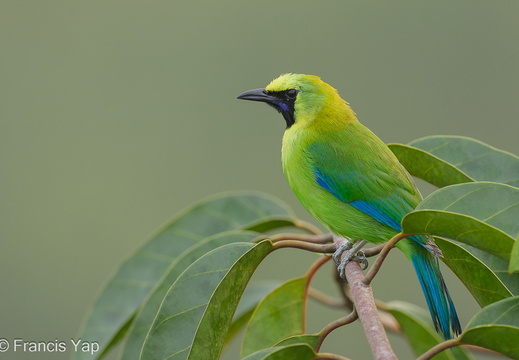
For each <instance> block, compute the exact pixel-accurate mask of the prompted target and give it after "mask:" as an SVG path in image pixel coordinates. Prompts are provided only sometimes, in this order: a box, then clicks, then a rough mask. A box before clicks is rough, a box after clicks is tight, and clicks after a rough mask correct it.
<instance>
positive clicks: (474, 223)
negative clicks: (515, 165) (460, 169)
mask: <svg viewBox="0 0 519 360" xmlns="http://www.w3.org/2000/svg"><path fill="white" fill-rule="evenodd" d="M518 218H519V189H518V188H514V187H511V186H508V185H503V184H498V183H490V182H477V183H466V184H459V185H451V186H448V187H445V188H442V189H440V190H438V191H435V192H434V193H432V194H431V195H429V196H428V197H427V198H426V199H425V200H423V201H422V203H420V204H419V205H418V207H417V208H416V211H413V212H411V213H409V214H408V215H406V216H405V217H404V219H403V221H402V228H403V231H404V232H406V233H409V234H431V235H436V236H442V237H447V238H450V239H453V240H457V241H460V242H462V243H465V244H468V245H471V246H474V247H476V248H479V249H481V250H484V251H486V252H488V253H490V254H493V255H495V256H498V257H500V258H502V259H503V260H505V261H509V259H510V253H511V251H512V246H513V245H514V243H515V240H514V238H515V237H516V236H517V235H518V234H519V222H518V221H517V219H518Z"/></svg>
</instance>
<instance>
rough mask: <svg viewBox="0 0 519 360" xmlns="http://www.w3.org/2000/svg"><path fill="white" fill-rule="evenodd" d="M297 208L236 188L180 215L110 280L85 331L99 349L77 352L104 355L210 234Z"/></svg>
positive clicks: (81, 356) (84, 356) (82, 356)
mask: <svg viewBox="0 0 519 360" xmlns="http://www.w3.org/2000/svg"><path fill="white" fill-rule="evenodd" d="M291 216H292V212H291V210H290V209H289V208H288V207H287V206H286V205H284V204H283V203H281V202H279V201H278V200H276V199H275V198H273V197H271V196H269V195H265V194H261V193H255V192H232V193H225V194H220V195H217V196H214V197H211V198H209V199H205V200H203V201H201V202H199V203H197V204H195V205H194V206H192V207H190V208H188V209H187V210H185V211H184V212H182V213H181V214H180V215H178V216H176V217H175V218H174V219H173V220H172V221H170V222H169V223H168V224H167V225H166V226H164V227H163V228H162V229H161V230H160V231H158V232H157V233H156V234H155V235H154V236H152V237H151V238H150V239H149V240H148V241H147V242H146V244H145V245H144V246H143V247H142V248H140V249H139V250H137V251H136V252H135V253H133V254H132V255H131V256H130V257H129V258H128V259H127V260H126V261H125V262H124V263H123V264H122V265H121V266H120V267H119V269H118V270H117V272H116V273H115V275H114V276H113V277H112V278H111V279H110V280H109V282H108V284H107V285H106V287H105V289H104V290H103V292H102V293H101V295H100V297H99V298H98V300H97V302H96V303H95V305H94V306H93V308H92V309H91V310H90V313H89V315H88V317H87V320H86V322H85V324H84V326H83V328H82V331H81V332H80V335H79V336H80V337H81V338H82V339H84V340H85V341H97V342H98V343H99V344H100V351H99V352H97V353H96V354H97V355H96V354H93V355H92V354H90V353H88V352H76V353H74V355H73V356H75V357H76V359H81V360H86V359H93V358H98V357H99V355H98V354H102V353H106V352H107V350H108V349H109V345H110V346H112V345H115V343H116V342H115V341H113V340H114V339H117V338H122V337H123V336H124V331H125V330H126V329H127V328H128V326H125V325H126V324H128V321H129V320H130V319H131V318H132V317H133V316H134V314H135V311H136V310H137V308H138V307H139V306H140V304H141V303H142V302H143V301H144V300H145V299H146V298H147V297H148V295H149V294H150V292H151V291H152V290H153V288H154V287H155V285H156V284H157V282H158V281H159V280H160V279H161V278H162V276H163V275H164V273H165V271H166V270H167V269H168V268H169V266H170V264H171V262H173V261H174V260H175V259H176V258H177V257H178V256H179V255H180V254H181V253H182V252H184V251H185V250H186V249H188V248H190V247H191V246H193V245H194V244H196V243H197V242H199V241H202V240H203V239H205V238H206V237H208V236H211V235H213V234H217V233H220V232H223V231H227V230H233V229H247V228H248V227H250V226H252V225H254V224H257V223H260V222H262V221H265V220H266V219H268V220H269V219H272V218H276V217H287V218H288V217H291Z"/></svg>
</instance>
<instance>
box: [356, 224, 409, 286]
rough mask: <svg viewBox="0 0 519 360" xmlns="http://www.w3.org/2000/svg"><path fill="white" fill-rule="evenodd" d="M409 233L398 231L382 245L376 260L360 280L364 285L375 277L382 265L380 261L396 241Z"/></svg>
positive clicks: (382, 260)
mask: <svg viewBox="0 0 519 360" xmlns="http://www.w3.org/2000/svg"><path fill="white" fill-rule="evenodd" d="M410 235H411V234H403V233H398V234H396V235H395V236H393V237H392V238H391V239H390V240H389V241H388V242H387V243H386V244H385V245H384V247H383V248H382V250H381V251H380V253H379V255H378V257H377V260H375V263H374V264H373V266H372V267H371V269H369V271H368V273H367V274H366V276H365V277H364V280H362V282H363V283H364V284H365V285H369V284H370V283H371V281H373V278H375V275H377V273H378V271H379V270H380V267H381V266H382V263H383V262H384V260H385V259H386V257H387V255H388V254H389V252H390V251H391V249H393V248H394V247H395V245H396V243H397V242H399V241H400V240H402V239H404V238H406V237H408V236H410Z"/></svg>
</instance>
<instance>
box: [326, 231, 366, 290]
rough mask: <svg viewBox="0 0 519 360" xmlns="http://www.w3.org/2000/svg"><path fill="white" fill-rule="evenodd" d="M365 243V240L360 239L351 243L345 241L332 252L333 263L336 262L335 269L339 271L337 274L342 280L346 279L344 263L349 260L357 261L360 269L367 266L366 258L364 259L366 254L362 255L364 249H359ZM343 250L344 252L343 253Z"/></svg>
mask: <svg viewBox="0 0 519 360" xmlns="http://www.w3.org/2000/svg"><path fill="white" fill-rule="evenodd" d="M366 243H367V241H365V240H360V241H357V242H356V243H355V244H353V245H352V244H351V243H350V242H349V241H347V242H346V243H344V244H342V245H341V246H340V247H339V248H338V249H337V251H335V253H334V254H333V260H334V261H335V264H337V271H339V275H340V277H341V278H342V279H343V280H344V281H346V274H345V270H346V264H347V263H349V262H350V261H351V260H354V261H358V262H359V263H360V264H361V268H362V270H365V269H366V268H367V267H368V260H366V256H364V251H362V250H360V249H361V248H362V247H363V246H364V245H366ZM346 250H347V251H346ZM345 251H346V253H345V254H344V255H343V253H344V252H345ZM341 257H342V259H341Z"/></svg>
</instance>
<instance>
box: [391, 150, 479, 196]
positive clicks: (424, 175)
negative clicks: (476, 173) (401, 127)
mask: <svg viewBox="0 0 519 360" xmlns="http://www.w3.org/2000/svg"><path fill="white" fill-rule="evenodd" d="M388 146H389V148H390V149H391V151H392V152H393V153H394V154H395V155H396V157H397V158H398V160H399V161H400V163H402V165H404V167H405V168H406V169H407V171H408V172H409V173H410V174H411V175H413V176H416V177H418V178H420V179H423V180H425V181H427V182H428V183H431V184H433V185H436V186H438V187H443V186H447V185H452V184H460V183H466V182H471V181H474V179H472V178H471V177H470V176H468V175H467V174H465V173H464V172H463V171H461V170H460V169H457V168H456V167H455V166H454V165H452V164H450V163H449V162H448V161H445V160H442V159H440V158H439V157H437V156H434V155H433V154H431V153H428V152H427V151H424V150H422V149H418V148H415V147H412V146H409V145H402V144H389V145H388Z"/></svg>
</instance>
